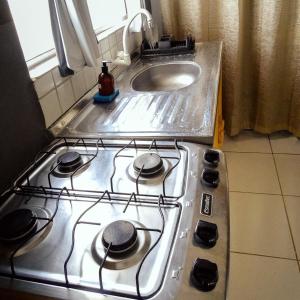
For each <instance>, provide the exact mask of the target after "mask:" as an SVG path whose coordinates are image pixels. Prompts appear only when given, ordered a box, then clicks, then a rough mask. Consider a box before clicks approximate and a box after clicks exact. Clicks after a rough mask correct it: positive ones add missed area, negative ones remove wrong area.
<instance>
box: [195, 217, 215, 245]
mask: <svg viewBox="0 0 300 300" xmlns="http://www.w3.org/2000/svg"><path fill="white" fill-rule="evenodd" d="M218 238H219V233H218V226H217V224H214V223H210V222H206V221H202V220H199V221H198V224H197V226H196V230H195V232H194V240H195V242H196V243H197V244H199V245H200V246H201V247H204V248H212V247H214V246H215V245H216V243H217V240H218Z"/></svg>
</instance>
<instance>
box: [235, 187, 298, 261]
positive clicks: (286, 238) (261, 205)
mask: <svg viewBox="0 0 300 300" xmlns="http://www.w3.org/2000/svg"><path fill="white" fill-rule="evenodd" d="M229 198H230V247H231V250H233V251H236V252H244V253H252V254H260V255H267V256H275V257H284V258H291V259H296V256H295V251H294V247H293V242H292V238H291V234H290V230H289V226H288V220H287V216H286V213H285V209H284V203H283V199H282V196H280V195H265V194H250V193H233V192H231V193H230V197H229ZM299 200H300V199H299ZM299 203H300V202H299ZM299 225H300V221H299ZM299 229H300V228H299Z"/></svg>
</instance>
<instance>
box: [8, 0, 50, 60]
mask: <svg viewBox="0 0 300 300" xmlns="http://www.w3.org/2000/svg"><path fill="white" fill-rule="evenodd" d="M8 4H9V7H10V10H11V14H12V16H13V19H14V23H15V26H16V29H17V32H18V36H19V39H20V43H21V47H22V49H23V53H24V56H25V60H26V61H29V60H31V59H33V58H35V57H36V56H39V55H41V54H43V53H45V52H47V51H50V50H51V49H54V41H53V36H52V29H51V21H50V14H49V7H48V0H26V1H24V0H23V1H22V0H8Z"/></svg>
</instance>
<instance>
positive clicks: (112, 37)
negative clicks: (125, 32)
mask: <svg viewBox="0 0 300 300" xmlns="http://www.w3.org/2000/svg"><path fill="white" fill-rule="evenodd" d="M108 43H109V48H110V49H111V48H112V47H114V46H115V45H116V43H117V40H116V36H115V34H114V33H112V34H110V35H109V36H108Z"/></svg>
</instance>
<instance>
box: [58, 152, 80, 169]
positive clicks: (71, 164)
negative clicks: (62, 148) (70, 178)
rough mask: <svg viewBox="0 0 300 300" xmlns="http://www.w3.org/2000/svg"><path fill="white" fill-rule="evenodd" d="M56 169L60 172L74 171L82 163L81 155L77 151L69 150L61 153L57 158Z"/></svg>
mask: <svg viewBox="0 0 300 300" xmlns="http://www.w3.org/2000/svg"><path fill="white" fill-rule="evenodd" d="M57 163H58V164H59V165H58V169H59V171H60V172H62V173H69V172H73V171H75V170H76V169H77V168H78V167H79V166H81V165H82V164H83V161H82V158H81V155H80V154H79V153H78V152H75V151H70V152H66V153H64V154H62V155H61V156H59V157H58V159H57Z"/></svg>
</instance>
